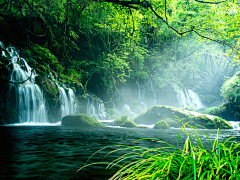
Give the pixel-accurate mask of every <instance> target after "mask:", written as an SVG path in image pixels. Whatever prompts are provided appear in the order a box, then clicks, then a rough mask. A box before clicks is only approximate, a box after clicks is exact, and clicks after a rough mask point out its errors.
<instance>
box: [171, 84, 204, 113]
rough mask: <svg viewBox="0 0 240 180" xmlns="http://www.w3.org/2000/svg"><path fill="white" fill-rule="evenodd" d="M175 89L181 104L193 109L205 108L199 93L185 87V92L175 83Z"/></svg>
mask: <svg viewBox="0 0 240 180" xmlns="http://www.w3.org/2000/svg"><path fill="white" fill-rule="evenodd" d="M173 88H174V91H175V92H176V93H177V99H178V101H179V104H180V106H182V107H185V106H191V107H192V108H193V109H199V108H204V105H203V103H202V101H201V99H200V98H199V96H198V94H197V93H195V92H194V91H192V90H190V89H188V90H186V89H185V92H184V91H183V90H182V89H180V88H179V87H178V86H177V85H173Z"/></svg>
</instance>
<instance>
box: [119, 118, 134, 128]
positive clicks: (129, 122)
mask: <svg viewBox="0 0 240 180" xmlns="http://www.w3.org/2000/svg"><path fill="white" fill-rule="evenodd" d="M120 126H121V127H129V128H131V127H137V124H136V123H135V122H134V121H132V120H129V119H127V120H125V121H124V122H123V123H122V124H121V125H120Z"/></svg>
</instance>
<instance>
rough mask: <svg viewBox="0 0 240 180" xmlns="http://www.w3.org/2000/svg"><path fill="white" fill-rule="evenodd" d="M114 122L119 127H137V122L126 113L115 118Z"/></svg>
mask: <svg viewBox="0 0 240 180" xmlns="http://www.w3.org/2000/svg"><path fill="white" fill-rule="evenodd" d="M114 124H115V125H116V126H121V127H137V124H136V123H135V122H133V121H132V120H131V119H130V118H129V116H126V115H125V116H122V117H120V118H118V119H116V120H115V121H114Z"/></svg>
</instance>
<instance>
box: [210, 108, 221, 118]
mask: <svg viewBox="0 0 240 180" xmlns="http://www.w3.org/2000/svg"><path fill="white" fill-rule="evenodd" d="M206 113H207V114H210V115H214V116H219V115H220V113H221V111H220V108H218V107H210V108H208V109H207V112H206Z"/></svg>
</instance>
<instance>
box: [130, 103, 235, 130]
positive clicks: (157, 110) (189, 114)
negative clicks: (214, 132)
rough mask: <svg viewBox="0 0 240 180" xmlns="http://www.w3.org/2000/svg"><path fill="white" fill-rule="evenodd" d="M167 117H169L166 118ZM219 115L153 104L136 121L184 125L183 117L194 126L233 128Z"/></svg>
mask: <svg viewBox="0 0 240 180" xmlns="http://www.w3.org/2000/svg"><path fill="white" fill-rule="evenodd" d="M166 117H167V118H166ZM216 117H217V116H212V115H205V114H201V113H198V112H194V111H187V110H182V109H178V108H174V107H171V106H162V105H158V106H152V107H150V108H149V109H148V110H147V111H146V112H144V113H142V114H140V115H139V116H137V117H136V118H135V119H134V121H135V122H136V123H137V124H156V123H157V122H158V121H159V120H165V121H168V123H169V125H170V127H178V126H182V123H181V122H180V121H179V120H178V119H177V118H179V119H181V121H183V123H186V122H188V121H190V122H189V125H192V126H197V125H200V126H203V127H206V128H209V129H217V128H220V129H232V128H233V127H232V126H231V125H230V124H229V123H228V122H227V121H226V120H224V119H221V118H220V119H221V120H220V119H219V118H217V120H218V122H217V121H216V120H215V118H216Z"/></svg>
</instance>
